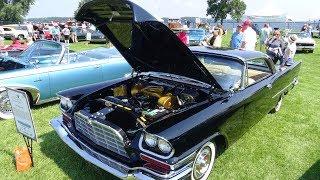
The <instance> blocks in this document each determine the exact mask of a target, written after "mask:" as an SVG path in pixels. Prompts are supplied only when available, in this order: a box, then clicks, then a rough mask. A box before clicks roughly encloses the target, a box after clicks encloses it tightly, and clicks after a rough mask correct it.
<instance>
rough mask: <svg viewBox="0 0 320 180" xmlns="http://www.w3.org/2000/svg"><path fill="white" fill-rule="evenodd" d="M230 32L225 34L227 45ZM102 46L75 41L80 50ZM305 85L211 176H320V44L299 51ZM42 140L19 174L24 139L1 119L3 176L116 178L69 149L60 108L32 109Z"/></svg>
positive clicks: (247, 136) (246, 137)
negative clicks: (58, 121) (54, 123)
mask: <svg viewBox="0 0 320 180" xmlns="http://www.w3.org/2000/svg"><path fill="white" fill-rule="evenodd" d="M229 38H230V36H227V37H225V40H224V44H228V41H229ZM317 43H318V44H319V43H320V41H319V40H317ZM97 46H101V45H91V44H86V43H85V42H84V43H79V44H72V45H71V49H73V50H76V51H80V50H86V49H91V48H94V47H97ZM296 60H298V61H301V62H302V63H303V64H302V69H301V72H300V84H299V85H298V86H297V87H296V88H295V89H294V90H293V91H291V92H290V93H289V94H288V95H287V96H286V97H285V99H284V102H283V106H282V109H281V110H280V112H279V113H276V114H272V115H267V116H266V117H265V118H263V119H262V120H261V121H259V122H258V123H257V124H256V125H255V126H253V127H252V128H251V129H250V130H249V131H248V132H247V133H246V134H245V135H244V136H243V137H242V138H240V139H239V140H238V141H237V142H236V143H235V144H233V145H232V146H231V147H230V148H229V149H227V150H226V151H225V152H224V153H223V154H222V155H221V156H219V157H218V159H217V161H216V164H215V167H214V171H213V172H212V173H211V175H210V179H299V178H300V179H320V122H319V117H320V111H319V109H320V98H319V97H320V83H319V82H320V63H319V61H320V48H318V49H316V51H315V52H314V53H313V54H298V55H297V56H296ZM32 112H33V116H34V120H35V124H36V129H37V134H38V137H39V141H38V142H37V143H35V144H34V156H35V157H34V160H35V167H34V168H32V169H31V170H29V171H28V172H24V173H17V172H16V171H15V165H14V162H13V157H14V155H13V150H14V149H15V147H17V146H23V145H24V142H23V139H22V137H21V136H20V135H18V134H17V133H16V130H15V125H14V122H13V121H12V120H11V121H10V120H9V121H0V127H1V130H0V137H1V140H0V174H1V176H0V177H1V178H0V179H112V178H113V176H111V175H109V174H108V173H106V172H104V171H103V170H101V169H99V168H97V167H95V166H93V165H91V164H90V163H87V162H86V161H84V160H83V159H82V158H80V157H79V156H78V155H77V154H75V153H74V152H73V151H72V150H71V149H70V148H68V147H67V146H66V145H65V144H64V143H62V141H61V140H60V139H59V137H58V136H57V135H56V133H55V132H54V131H53V129H52V128H51V126H50V125H49V121H50V120H51V119H52V118H53V117H56V116H59V114H60V112H59V109H58V105H57V104H55V103H49V104H46V105H43V106H39V107H36V108H34V109H33V110H32Z"/></svg>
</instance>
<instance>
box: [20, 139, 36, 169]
mask: <svg viewBox="0 0 320 180" xmlns="http://www.w3.org/2000/svg"><path fill="white" fill-rule="evenodd" d="M22 136H23V139H24V142H25V143H26V146H27V148H28V152H29V155H30V158H31V166H32V167H34V162H33V151H32V150H33V149H32V141H33V140H32V139H30V138H29V137H27V136H25V135H22Z"/></svg>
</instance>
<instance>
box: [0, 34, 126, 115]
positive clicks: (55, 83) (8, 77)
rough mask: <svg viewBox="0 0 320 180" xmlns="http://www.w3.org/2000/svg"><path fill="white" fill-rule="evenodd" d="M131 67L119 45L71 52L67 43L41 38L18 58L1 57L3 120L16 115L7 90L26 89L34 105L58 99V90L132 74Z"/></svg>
mask: <svg viewBox="0 0 320 180" xmlns="http://www.w3.org/2000/svg"><path fill="white" fill-rule="evenodd" d="M130 72H131V66H130V65H129V64H128V63H127V62H126V61H125V60H124V58H123V57H122V56H121V54H120V53H119V52H118V51H117V50H116V49H115V48H97V49H93V50H89V51H84V52H80V53H70V52H69V50H68V47H67V46H66V45H64V44H61V43H58V42H54V41H46V40H42V41H37V42H35V43H34V44H32V45H31V46H30V47H29V48H28V49H27V50H25V51H24V52H23V53H22V54H20V55H19V56H18V57H17V58H13V57H9V56H2V57H1V56H0V119H10V118H12V117H13V115H12V111H11V106H10V103H9V100H8V97H7V94H6V91H5V87H10V88H14V89H18V90H22V91H25V92H26V93H27V95H28V96H29V100H30V104H31V105H39V104H42V103H45V102H49V101H54V100H56V99H57V97H56V93H57V92H59V91H61V90H65V89H69V88H73V87H77V86H83V85H88V84H93V83H99V82H103V81H107V80H111V79H116V78H121V77H123V76H125V75H130Z"/></svg>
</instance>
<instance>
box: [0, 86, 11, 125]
mask: <svg viewBox="0 0 320 180" xmlns="http://www.w3.org/2000/svg"><path fill="white" fill-rule="evenodd" d="M6 119H13V113H12V109H11V104H10V101H9V97H8V94H7V91H2V92H0V120H6Z"/></svg>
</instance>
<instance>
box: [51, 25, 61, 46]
mask: <svg viewBox="0 0 320 180" xmlns="http://www.w3.org/2000/svg"><path fill="white" fill-rule="evenodd" d="M53 26H54V27H53V28H52V29H51V34H52V38H53V40H54V41H57V42H60V39H61V32H60V28H59V25H58V24H57V23H54V24H53Z"/></svg>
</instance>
